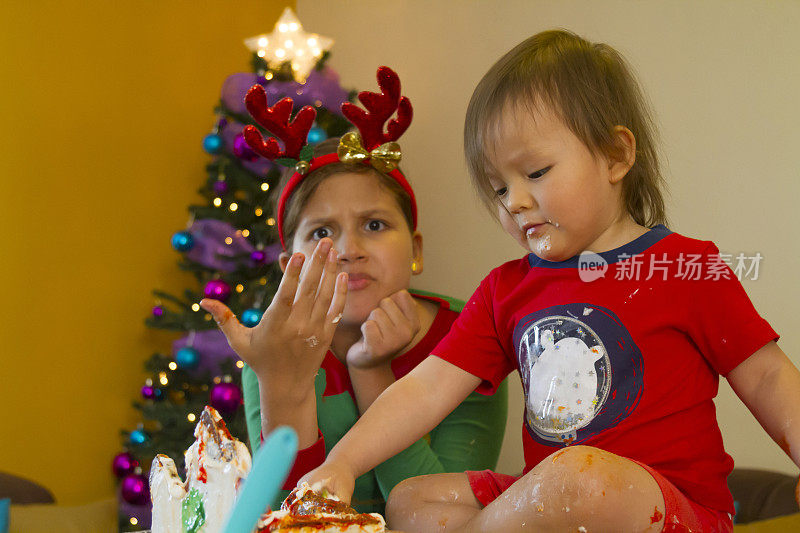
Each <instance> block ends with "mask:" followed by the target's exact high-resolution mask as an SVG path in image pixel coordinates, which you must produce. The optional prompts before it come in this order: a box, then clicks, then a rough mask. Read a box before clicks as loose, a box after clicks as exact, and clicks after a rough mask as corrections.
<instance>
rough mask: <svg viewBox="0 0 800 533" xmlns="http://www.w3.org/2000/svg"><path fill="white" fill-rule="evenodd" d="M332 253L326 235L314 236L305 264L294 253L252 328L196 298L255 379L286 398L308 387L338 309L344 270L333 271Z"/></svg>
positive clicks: (344, 290)
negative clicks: (264, 308) (267, 303)
mask: <svg viewBox="0 0 800 533" xmlns="http://www.w3.org/2000/svg"><path fill="white" fill-rule="evenodd" d="M336 259H337V254H336V250H334V249H333V242H332V241H331V240H330V239H322V240H320V242H319V244H318V245H317V247H316V249H315V250H314V253H313V255H312V257H311V260H310V262H308V264H307V265H306V268H305V270H303V263H304V260H305V258H304V256H303V255H302V254H294V255H293V256H292V258H291V259H290V260H289V264H288V265H287V266H286V272H285V273H284V275H283V279H282V280H281V284H280V286H279V287H278V290H277V292H276V293H275V297H274V298H273V299H272V303H271V304H270V306H269V308H267V310H266V311H265V312H264V315H263V316H262V317H261V321H260V322H259V323H258V325H257V326H255V327H254V328H248V327H245V326H243V325H242V324H241V323H240V322H239V321H238V320H237V319H236V317H235V316H234V314H233V312H231V310H230V309H229V308H228V307H227V306H226V305H225V304H223V303H222V302H219V301H217V300H211V299H204V300H203V301H201V302H200V305H201V307H202V308H203V309H205V310H206V311H208V312H209V313H211V315H212V316H213V317H214V320H216V322H217V324H218V325H219V327H220V329H221V330H222V332H223V333H224V334H225V337H226V338H227V339H228V343H229V344H230V345H231V347H232V348H233V349H234V351H235V352H236V353H237V354H238V355H239V357H241V358H242V359H243V360H244V361H245V362H246V363H247V364H248V365H250V367H251V368H252V369H253V370H254V371H255V373H256V375H257V376H258V378H259V380H262V381H264V382H266V383H268V384H270V385H271V386H270V387H269V390H272V391H274V392H275V393H276V394H283V395H286V397H287V399H289V398H288V396H289V395H291V394H292V393H293V392H295V393H297V391H305V390H307V389H309V388H310V390H312V391H313V381H314V376H315V374H316V372H317V370H318V369H319V367H320V365H321V364H322V359H323V358H324V357H325V353H326V352H327V350H328V347H329V346H330V343H331V339H332V338H333V334H334V332H335V331H336V326H337V323H338V320H337V317H339V316H340V314H341V312H342V310H343V309H344V304H345V299H346V296H347V274H344V273H342V274H339V275H337V271H338V267H337V264H336ZM301 270H303V272H302V279H300V278H301Z"/></svg>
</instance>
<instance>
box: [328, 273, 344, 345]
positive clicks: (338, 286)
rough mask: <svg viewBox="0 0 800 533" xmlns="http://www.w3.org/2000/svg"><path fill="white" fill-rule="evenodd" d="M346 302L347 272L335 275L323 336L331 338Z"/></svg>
mask: <svg viewBox="0 0 800 533" xmlns="http://www.w3.org/2000/svg"><path fill="white" fill-rule="evenodd" d="M346 301H347V272H341V273H339V274H337V275H336V283H335V285H334V288H333V299H332V300H331V305H330V307H328V315H327V316H326V317H325V329H324V331H325V335H326V336H329V337H333V332H334V331H335V330H336V326H337V325H338V324H339V320H341V319H342V313H343V312H344V304H345V302H346Z"/></svg>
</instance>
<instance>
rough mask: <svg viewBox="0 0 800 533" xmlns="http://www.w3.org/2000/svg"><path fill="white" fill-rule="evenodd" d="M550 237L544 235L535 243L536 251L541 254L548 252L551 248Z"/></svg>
mask: <svg viewBox="0 0 800 533" xmlns="http://www.w3.org/2000/svg"><path fill="white" fill-rule="evenodd" d="M551 246H552V245H551V243H550V235H545V236H543V237H542V238H541V239H539V241H538V242H537V243H536V250H537V251H538V252H539V253H540V254H541V253H544V252H549V251H550V248H551Z"/></svg>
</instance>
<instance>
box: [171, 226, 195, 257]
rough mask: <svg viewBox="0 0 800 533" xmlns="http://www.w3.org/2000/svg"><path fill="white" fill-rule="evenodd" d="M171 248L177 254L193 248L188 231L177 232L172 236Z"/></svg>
mask: <svg viewBox="0 0 800 533" xmlns="http://www.w3.org/2000/svg"><path fill="white" fill-rule="evenodd" d="M172 247H173V248H175V249H176V250H178V251H179V252H188V251H189V250H191V249H192V247H194V237H192V234H191V233H189V232H188V231H179V232H177V233H176V234H175V235H173V236H172Z"/></svg>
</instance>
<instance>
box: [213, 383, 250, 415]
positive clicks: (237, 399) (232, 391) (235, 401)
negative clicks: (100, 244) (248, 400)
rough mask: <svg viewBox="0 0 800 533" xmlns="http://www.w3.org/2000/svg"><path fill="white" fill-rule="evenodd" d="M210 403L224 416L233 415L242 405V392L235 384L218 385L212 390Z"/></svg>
mask: <svg viewBox="0 0 800 533" xmlns="http://www.w3.org/2000/svg"><path fill="white" fill-rule="evenodd" d="M208 403H210V404H211V406H212V407H213V408H214V409H216V410H217V411H219V412H220V413H222V414H223V415H231V414H233V413H235V412H236V410H237V409H238V408H239V406H240V405H242V390H241V389H240V388H239V387H238V386H237V385H236V384H235V383H217V384H216V385H214V386H213V387H212V388H211V393H210V394H209V398H208Z"/></svg>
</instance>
